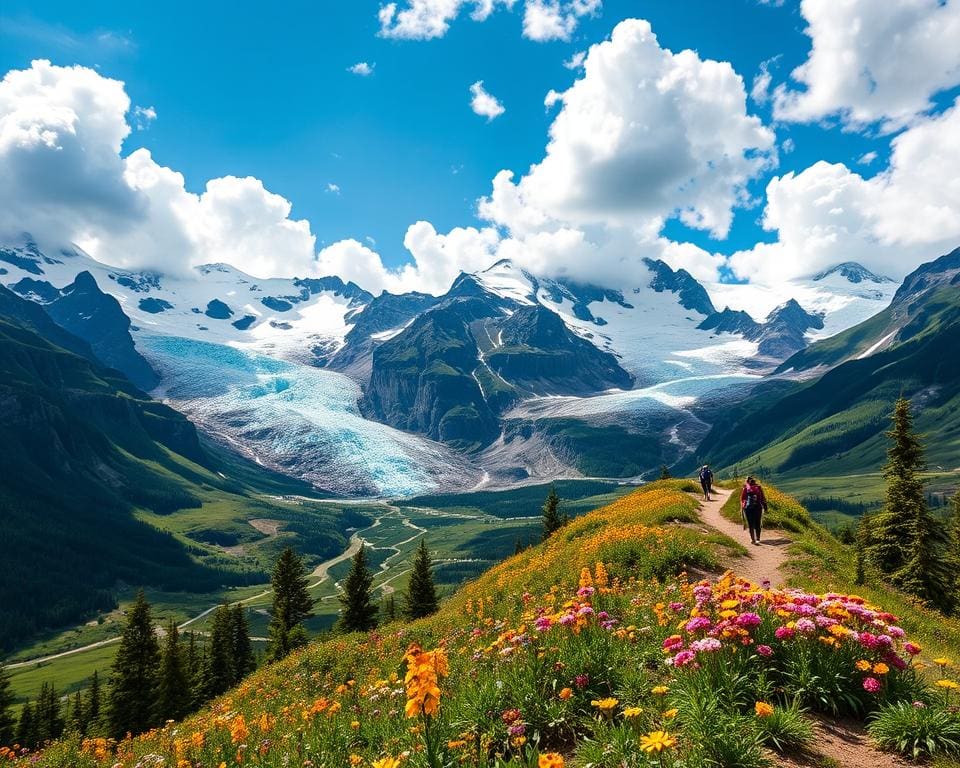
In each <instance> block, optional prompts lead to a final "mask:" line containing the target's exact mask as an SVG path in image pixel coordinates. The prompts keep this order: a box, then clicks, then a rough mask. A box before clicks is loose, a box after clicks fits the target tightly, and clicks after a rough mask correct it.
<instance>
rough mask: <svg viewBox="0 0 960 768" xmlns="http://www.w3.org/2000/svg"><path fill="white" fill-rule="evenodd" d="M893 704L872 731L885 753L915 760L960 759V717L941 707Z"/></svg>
mask: <svg viewBox="0 0 960 768" xmlns="http://www.w3.org/2000/svg"><path fill="white" fill-rule="evenodd" d="M917 704H919V706H917V705H916V704H913V703H911V702H907V701H901V702H896V703H894V704H889V705H887V706H885V707H883V708H882V709H880V710H879V711H878V712H876V713H875V715H874V716H873V718H872V720H871V722H870V724H869V726H868V731H869V733H870V735H871V736H872V737H873V739H874V740H875V741H876V742H877V744H878V745H879V746H880V748H881V749H886V750H890V751H892V752H899V753H901V754H903V755H907V756H908V757H911V758H913V759H914V760H916V759H918V758H924V757H935V756H940V755H945V754H946V755H960V714H958V713H957V712H956V711H955V710H950V709H947V708H946V707H941V706H937V705H926V704H922V703H921V702H917Z"/></svg>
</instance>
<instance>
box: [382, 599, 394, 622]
mask: <svg viewBox="0 0 960 768" xmlns="http://www.w3.org/2000/svg"><path fill="white" fill-rule="evenodd" d="M380 614H381V615H382V616H383V623H385V624H386V623H388V622H391V621H395V620H396V618H397V600H396V598H395V597H394V596H393V595H390V596H389V597H386V598H384V599H383V600H382V601H381V602H380Z"/></svg>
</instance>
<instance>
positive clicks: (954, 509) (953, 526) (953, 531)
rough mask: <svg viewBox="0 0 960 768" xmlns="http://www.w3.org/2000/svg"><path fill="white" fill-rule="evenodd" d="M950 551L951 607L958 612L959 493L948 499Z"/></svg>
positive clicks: (959, 566)
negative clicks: (952, 597) (951, 577)
mask: <svg viewBox="0 0 960 768" xmlns="http://www.w3.org/2000/svg"><path fill="white" fill-rule="evenodd" d="M949 527H950V550H949V552H948V554H947V565H948V566H949V567H950V569H951V570H952V571H953V596H954V599H953V605H952V608H953V609H954V610H955V611H956V610H960V491H957V493H956V494H955V495H954V496H953V498H952V499H950V522H949Z"/></svg>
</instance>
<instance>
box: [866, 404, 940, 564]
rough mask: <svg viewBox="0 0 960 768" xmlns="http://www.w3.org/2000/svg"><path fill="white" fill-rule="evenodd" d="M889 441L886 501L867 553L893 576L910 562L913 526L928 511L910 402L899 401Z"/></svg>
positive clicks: (872, 526) (873, 520)
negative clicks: (908, 554) (909, 552)
mask: <svg viewBox="0 0 960 768" xmlns="http://www.w3.org/2000/svg"><path fill="white" fill-rule="evenodd" d="M887 437H888V438H890V447H889V448H888V449H887V464H886V466H884V468H883V476H884V478H885V479H886V481H887V491H886V499H885V501H884V505H883V508H882V509H881V510H879V511H878V512H876V513H875V514H873V515H872V516H871V520H870V540H869V543H868V545H867V553H868V554H869V556H870V559H871V560H872V561H873V563H874V564H875V565H876V566H877V568H879V569H880V570H881V571H882V572H883V573H885V574H888V575H889V574H893V573H895V572H896V571H898V570H900V569H901V568H902V567H903V565H904V563H905V562H906V552H907V549H908V547H909V545H910V543H911V541H910V540H911V538H912V534H913V522H914V521H915V520H916V519H917V518H918V517H919V516H920V515H921V514H922V513H923V510H926V499H925V497H924V493H923V480H922V479H921V477H920V473H921V472H922V471H923V470H924V468H925V463H924V460H923V446H922V445H921V444H920V439H919V437H918V436H917V435H916V433H915V432H914V431H913V417H912V415H911V413H910V401H909V400H907V399H905V398H902V397H901V398H900V399H899V400H897V403H896V406H895V407H894V411H893V426H892V429H891V430H890V431H889V432H887Z"/></svg>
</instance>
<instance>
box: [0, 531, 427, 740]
mask: <svg viewBox="0 0 960 768" xmlns="http://www.w3.org/2000/svg"><path fill="white" fill-rule="evenodd" d="M271 585H272V588H273V606H272V609H271V619H270V629H269V633H270V639H269V645H268V648H267V654H266V659H267V660H268V661H276V660H279V659H282V658H283V657H285V656H286V655H287V654H289V653H290V652H291V651H293V650H295V649H296V648H299V647H301V646H303V645H305V644H306V642H307V640H308V635H307V632H306V629H305V627H304V624H303V622H304V621H305V620H306V619H307V618H309V617H310V616H311V615H313V599H312V598H311V597H310V595H309V591H308V588H307V587H308V579H307V572H306V569H305V567H304V564H303V561H302V560H301V558H300V557H299V556H298V555H297V554H296V553H295V552H293V550H291V549H287V550H285V551H284V552H283V553H282V554H281V555H280V557H279V558H278V560H277V563H276V565H275V566H274V569H273V574H272V578H271ZM372 585H373V574H372V572H371V571H370V568H369V566H368V563H367V550H366V547H361V548H360V549H359V550H358V552H357V553H356V555H354V557H353V561H352V564H351V569H350V573H349V574H348V575H347V578H346V579H345V580H344V585H343V587H344V588H343V594H342V595H341V597H340V600H341V604H342V611H341V616H340V619H339V622H338V625H337V629H338V630H339V631H345V632H349V631H368V630H370V629H373V628H374V627H375V626H376V625H377V623H378V619H379V617H380V615H381V613H382V614H383V617H384V618H385V619H386V620H388V621H390V620H393V619H395V618H399V617H400V616H401V615H402V616H403V617H405V618H411V619H416V618H421V617H423V616H428V615H430V614H431V613H434V612H435V611H436V610H437V607H438V604H439V598H438V595H437V589H436V585H435V583H434V575H433V564H432V562H431V559H430V553H429V551H428V549H427V546H426V542H425V541H424V540H422V539H421V541H420V546H419V547H418V549H417V552H416V555H415V556H414V560H413V565H412V568H411V573H410V579H409V584H408V587H407V592H406V594H405V601H404V603H405V604H404V606H403V610H402V611H398V609H397V606H396V601H395V600H394V597H393V595H390V596H389V597H388V599H387V600H385V601H384V605H383V606H378V605H377V604H376V603H375V602H374V600H373V591H372ZM256 666H257V665H256V658H255V656H254V653H253V647H252V644H251V641H250V631H249V626H248V623H247V618H246V613H245V611H244V608H243V606H242V605H240V604H235V605H233V606H229V605H221V606H220V607H219V608H217V609H216V611H215V612H214V614H213V619H212V622H211V627H210V632H209V636H207V637H203V638H199V636H198V635H197V634H196V633H194V632H190V633H187V634H186V635H185V636H182V635H181V634H180V631H179V629H178V628H177V625H176V623H175V622H170V623H169V624H168V625H167V626H166V627H165V628H164V630H163V631H162V632H158V631H157V628H156V626H155V624H154V621H153V617H152V615H151V607H150V604H149V603H148V602H147V600H146V597H145V596H144V594H143V591H142V590H141V591H140V592H139V593H138V594H137V599H136V601H135V602H134V603H133V605H132V606H131V607H130V610H129V611H128V613H127V619H126V624H125V626H124V630H123V634H122V636H121V638H120V647H119V649H118V651H117V655H116V657H115V659H114V662H113V666H112V668H111V675H110V679H109V681H108V683H107V684H106V685H102V683H101V681H100V677H99V675H98V673H97V672H94V674H93V677H92V678H91V679H90V682H89V685H88V686H87V687H86V689H85V690H83V691H77V692H76V693H75V694H74V695H73V696H72V697H69V698H67V699H66V700H63V699H62V698H61V696H60V694H58V693H57V691H56V689H55V688H54V686H53V684H52V683H44V684H43V687H42V689H41V691H40V694H39V696H38V697H37V699H36V701H33V702H28V703H27V704H26V705H25V706H24V708H23V710H22V712H21V715H20V718H19V719H16V718H14V717H13V715H12V708H13V704H14V695H13V691H12V689H11V685H10V678H9V673H8V672H7V671H6V670H5V669H4V668H3V667H2V666H0V745H11V744H19V745H20V746H25V747H29V748H31V749H33V748H36V747H38V746H40V745H42V744H43V743H45V742H47V741H50V740H53V739H56V738H59V737H60V736H62V735H63V734H64V733H66V732H75V733H79V734H80V735H83V736H112V737H114V738H121V737H123V736H125V735H126V734H127V733H132V734H137V733H142V732H144V731H147V730H149V729H151V728H154V727H157V726H160V725H162V724H163V723H164V722H165V721H167V720H179V719H181V718H183V717H184V716H186V715H188V714H190V713H191V712H193V711H195V710H196V709H198V708H199V707H200V706H202V705H203V704H204V703H205V702H206V701H208V700H209V699H211V698H213V697H215V696H219V695H221V694H223V693H225V692H226V691H228V690H229V689H230V688H232V687H233V686H234V685H236V684H237V683H238V682H239V681H240V680H242V679H243V678H244V677H245V676H246V675H247V674H249V673H250V672H252V671H253V670H254V669H255V668H256Z"/></svg>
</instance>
